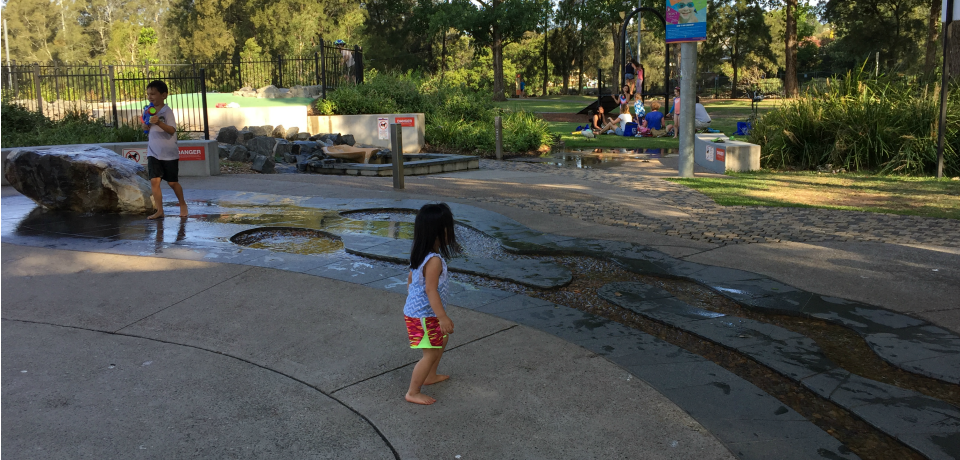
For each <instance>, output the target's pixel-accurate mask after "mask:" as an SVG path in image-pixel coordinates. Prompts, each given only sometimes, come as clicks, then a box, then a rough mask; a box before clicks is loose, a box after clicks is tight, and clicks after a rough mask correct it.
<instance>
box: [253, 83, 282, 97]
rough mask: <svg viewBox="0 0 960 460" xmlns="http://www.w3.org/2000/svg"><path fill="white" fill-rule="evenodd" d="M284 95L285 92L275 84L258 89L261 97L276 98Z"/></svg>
mask: <svg viewBox="0 0 960 460" xmlns="http://www.w3.org/2000/svg"><path fill="white" fill-rule="evenodd" d="M282 96H283V93H282V92H280V89H279V88H277V87H276V86H273V85H268V86H264V87H263V88H259V89H257V97H258V98H261V99H264V98H266V99H276V98H278V97H282Z"/></svg>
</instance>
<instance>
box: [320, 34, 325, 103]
mask: <svg viewBox="0 0 960 460" xmlns="http://www.w3.org/2000/svg"><path fill="white" fill-rule="evenodd" d="M320 74H321V78H320V85H321V88H320V91H321V93H322V94H323V98H324V99H326V98H327V46H326V44H325V43H324V41H323V39H322V38H321V39H320Z"/></svg>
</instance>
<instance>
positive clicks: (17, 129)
mask: <svg viewBox="0 0 960 460" xmlns="http://www.w3.org/2000/svg"><path fill="white" fill-rule="evenodd" d="M0 124H2V125H3V128H4V129H3V131H2V132H0V143H2V145H3V147H28V146H34V145H64V144H100V143H105V142H144V141H146V140H147V136H146V135H145V134H144V133H143V130H141V129H139V128H136V127H131V126H121V127H119V128H113V127H110V126H107V125H106V124H105V123H104V121H103V119H98V120H93V119H91V118H90V117H89V116H87V115H86V114H84V113H72V114H68V115H67V116H65V117H64V118H63V119H61V120H57V121H54V120H50V119H49V118H47V117H45V116H43V115H41V114H39V113H36V112H32V111H30V110H27V109H24V108H23V107H21V106H19V105H12V104H3V106H2V108H0Z"/></svg>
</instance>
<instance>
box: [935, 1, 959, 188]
mask: <svg viewBox="0 0 960 460" xmlns="http://www.w3.org/2000/svg"><path fill="white" fill-rule="evenodd" d="M945 1H946V3H947V5H946V18H945V19H946V21H945V22H944V23H943V72H941V74H942V76H941V77H940V78H941V80H940V126H939V127H938V129H937V179H941V178H943V142H944V133H945V132H946V130H947V93H948V87H947V85H948V84H949V83H950V78H949V73H950V66H949V65H948V63H947V58H948V57H949V56H950V54H949V53H947V44H949V43H950V36H949V35H950V32H951V27H950V24H953V6H954V2H955V0H945Z"/></svg>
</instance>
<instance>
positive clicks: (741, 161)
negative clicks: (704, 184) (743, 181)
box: [694, 134, 760, 174]
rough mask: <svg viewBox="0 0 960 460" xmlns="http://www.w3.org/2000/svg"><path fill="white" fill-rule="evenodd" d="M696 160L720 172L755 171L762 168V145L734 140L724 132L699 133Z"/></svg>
mask: <svg viewBox="0 0 960 460" xmlns="http://www.w3.org/2000/svg"><path fill="white" fill-rule="evenodd" d="M717 140H722V141H723V142H716V141H717ZM694 161H695V162H696V163H697V164H698V165H700V166H703V167H704V168H707V169H709V170H710V171H713V172H716V173H720V174H724V173H726V172H727V171H755V170H758V169H760V146H759V145H756V144H751V143H749V142H740V141H733V140H730V139H729V138H727V137H726V136H723V135H722V134H720V135H718V134H697V137H696V139H695V140H694Z"/></svg>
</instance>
